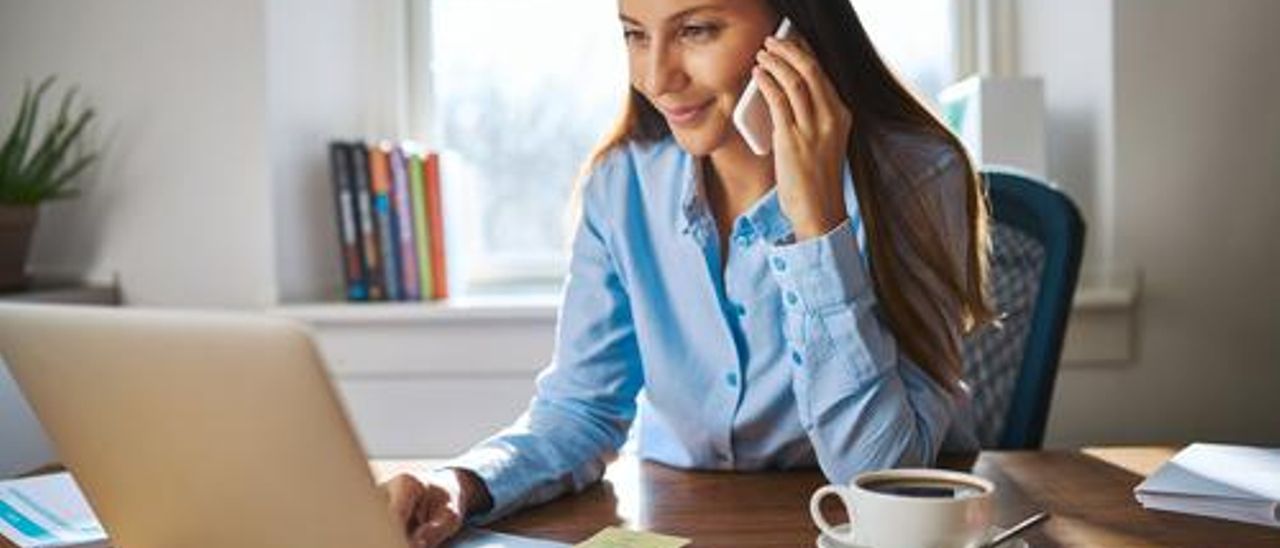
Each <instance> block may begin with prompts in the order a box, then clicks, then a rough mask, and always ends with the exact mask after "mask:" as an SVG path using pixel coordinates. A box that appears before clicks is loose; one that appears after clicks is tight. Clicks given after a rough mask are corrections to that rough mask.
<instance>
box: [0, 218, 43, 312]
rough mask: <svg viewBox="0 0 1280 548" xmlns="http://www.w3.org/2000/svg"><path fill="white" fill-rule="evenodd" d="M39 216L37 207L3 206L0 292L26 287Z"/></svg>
mask: <svg viewBox="0 0 1280 548" xmlns="http://www.w3.org/2000/svg"><path fill="white" fill-rule="evenodd" d="M39 215H40V206H38V205H7V204H0V291H13V290H17V289H22V288H23V287H25V286H26V285H27V254H28V253H29V252H30V251H31V237H32V235H34V234H35V230H36V218H37V217H39Z"/></svg>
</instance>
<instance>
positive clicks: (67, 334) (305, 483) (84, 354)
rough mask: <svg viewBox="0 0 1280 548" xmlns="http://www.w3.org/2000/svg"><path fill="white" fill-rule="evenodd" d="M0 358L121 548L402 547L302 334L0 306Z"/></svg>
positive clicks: (255, 323)
mask: <svg viewBox="0 0 1280 548" xmlns="http://www.w3.org/2000/svg"><path fill="white" fill-rule="evenodd" d="M0 356H3V358H4V361H5V362H6V363H7V364H8V366H9V369H10V370H11V372H12V374H13V377H14V379H16V380H17V383H18V386H19V387H20V388H21V390H22V392H23V394H25V395H26V398H27V400H28V401H29V402H30V404H31V407H32V409H33V410H34V411H35V414H36V416H37V417H38V418H39V419H40V423H41V424H42V425H43V426H44V428H45V431H46V432H47V433H48V435H49V437H50V439H51V440H52V441H53V444H54V446H55V448H56V450H57V454H58V457H59V459H60V460H61V462H62V463H63V464H64V465H66V466H67V468H68V469H69V470H70V471H71V473H72V475H73V476H74V477H75V479H76V482H77V483H78V484H79V486H80V488H81V489H82V490H83V491H84V493H85V496H86V498H87V499H88V500H89V503H90V505H91V506H92V507H93V510H94V512H95V513H96V514H97V516H98V519H99V520H101V521H102V523H103V525H104V526H105V528H106V530H107V534H108V536H109V537H110V538H111V543H112V544H113V545H114V546H123V547H133V546H141V547H152V546H154V547H171V546H172V547H178V546H181V547H236V548H246V547H259V546H260V547H273V548H274V547H289V546H306V547H309V548H321V547H334V548H337V547H343V548H350V547H354V546H360V547H399V548H403V547H404V546H406V541H405V540H404V537H403V534H402V532H401V531H400V530H399V528H398V527H397V526H396V525H395V523H394V520H393V519H392V518H391V516H390V514H389V512H388V511H387V505H386V501H385V500H384V499H383V497H382V495H381V494H380V493H379V491H378V490H377V489H376V487H375V484H374V480H373V478H372V475H371V473H370V470H369V467H368V463H367V461H366V458H365V454H364V452H363V450H362V449H361V447H360V444H359V442H358V441H357V439H356V437H355V435H354V434H353V432H352V429H351V425H350V423H349V422H348V420H347V418H346V415H345V414H344V412H343V409H342V406H341V404H340V403H339V400H338V398H337V396H336V394H335V392H334V389H333V387H332V385H331V384H330V383H329V380H328V377H327V376H326V373H325V369H324V367H323V365H322V361H321V357H320V355H319V353H318V352H317V351H316V348H315V345H314V344H313V343H312V341H311V338H310V336H309V335H308V333H307V331H306V329H305V328H304V327H302V326H301V325H300V324H297V323H295V322H291V321H288V320H283V319H275V318H269V317H263V316H252V315H236V314H231V313H213V312H204V313H196V312H187V311H158V310H140V309H113V308H91V307H76V306H47V305H46V306H40V305H12V304H5V305H0Z"/></svg>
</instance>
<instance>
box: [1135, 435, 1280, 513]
mask: <svg viewBox="0 0 1280 548" xmlns="http://www.w3.org/2000/svg"><path fill="white" fill-rule="evenodd" d="M1133 493H1134V497H1135V498H1137V499H1138V502H1140V503H1142V506H1143V507H1144V508H1148V509H1154V510H1164V511H1168V512H1181V513H1186V514H1196V515H1201V516H1207V517H1213V518H1219V519H1226V520H1233V521H1242V522H1246V523H1254V524H1258V525H1265V526H1268V527H1275V528H1280V448H1265V447H1248V446H1241V445H1221V444H1210V443H1194V444H1191V445H1190V446H1188V447H1187V448H1186V449H1183V450H1182V451H1179V452H1178V454H1177V455H1174V456H1173V458H1172V459H1169V462H1166V463H1164V464H1163V465H1161V466H1160V468H1159V469H1157V470H1156V471H1155V472H1154V473H1153V474H1151V476H1150V477H1148V478H1147V479H1146V480H1145V481H1143V482H1142V483H1140V484H1138V486H1137V487H1135V488H1134V489H1133Z"/></svg>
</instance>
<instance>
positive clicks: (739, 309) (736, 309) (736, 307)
mask: <svg viewBox="0 0 1280 548" xmlns="http://www.w3.org/2000/svg"><path fill="white" fill-rule="evenodd" d="M733 313H734V314H737V315H738V317H742V316H746V315H747V308H746V307H744V306H742V305H740V304H738V303H733Z"/></svg>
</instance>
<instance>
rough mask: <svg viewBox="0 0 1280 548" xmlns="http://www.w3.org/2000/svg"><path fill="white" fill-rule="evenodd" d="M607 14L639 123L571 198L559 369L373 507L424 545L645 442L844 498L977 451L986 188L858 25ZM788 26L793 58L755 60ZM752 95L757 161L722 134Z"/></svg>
mask: <svg viewBox="0 0 1280 548" xmlns="http://www.w3.org/2000/svg"><path fill="white" fill-rule="evenodd" d="M618 5H619V18H620V19H621V21H622V26H623V29H624V37H625V40H626V43H627V50H628V56H629V62H630V79H631V94H630V100H629V102H628V104H627V106H626V108H625V109H624V113H623V116H622V118H621V122H620V123H619V125H618V127H617V128H616V129H615V130H614V131H613V132H612V134H611V135H610V136H609V137H607V138H606V140H605V142H604V144H603V145H602V146H601V147H600V149H599V150H598V151H597V153H596V154H595V155H594V158H593V161H592V162H591V163H590V164H589V169H588V171H587V175H586V177H585V181H584V182H583V184H582V186H581V188H580V200H581V219H580V222H579V225H578V229H577V232H576V236H575V239H574V244H573V258H572V261H571V267H570V274H569V277H568V280H567V282H566V286H565V290H564V301H563V304H562V307H561V311H560V319H559V326H558V330H557V337H558V339H557V346H556V350H555V355H554V359H553V362H552V364H551V365H550V366H549V367H548V368H547V369H546V370H545V371H543V372H542V373H541V374H540V375H539V378H538V383H537V394H536V396H535V398H534V399H533V401H532V402H531V404H530V407H529V410H528V411H527V412H526V413H525V414H524V415H523V416H522V417H521V418H520V420H519V421H517V422H516V423H515V424H514V425H513V426H511V427H510V428H508V429H506V430H504V431H503V432H501V433H499V434H498V435H496V436H494V437H492V438H490V439H489V440H486V441H484V442H482V443H480V444H479V445H477V446H476V447H475V448H473V449H472V450H471V451H469V452H468V453H466V454H465V455H463V456H462V457H460V458H458V459H456V460H455V461H453V462H452V463H450V465H449V466H448V467H446V468H444V469H442V470H441V471H439V472H437V473H435V474H434V475H433V476H431V477H429V478H424V479H423V480H422V481H420V480H419V479H416V478H413V477H411V476H400V477H397V478H395V479H393V480H391V481H390V482H388V483H387V484H386V485H385V488H386V490H387V492H388V496H389V498H390V504H391V508H392V511H393V512H394V513H395V515H396V516H397V518H398V519H399V520H400V521H401V522H402V523H404V524H405V527H406V533H407V534H408V535H409V536H410V538H411V540H412V541H413V542H414V543H415V544H416V545H424V546H432V545H435V544H437V543H439V542H441V541H442V540H443V539H445V538H446V537H447V536H449V535H450V534H452V533H453V532H455V531H457V530H458V528H459V527H460V525H461V524H462V523H463V521H465V520H471V521H473V522H485V521H490V520H493V519H496V518H498V517H500V516H503V515H506V514H507V513H509V512H511V511H513V510H516V509H518V508H520V507H523V506H527V505H531V504H536V503H539V502H543V501H546V500H549V499H551V498H554V497H556V496H559V495H561V494H563V493H566V492H569V491H572V490H579V489H582V488H584V487H586V486H588V485H589V484H591V483H593V482H595V481H597V480H598V479H599V478H600V476H601V474H602V473H603V470H604V467H605V464H606V462H607V461H608V460H610V459H611V458H612V457H613V455H615V454H616V452H617V451H618V449H619V447H620V446H621V445H622V444H623V442H624V441H626V439H627V433H628V429H629V428H630V426H631V423H632V421H633V419H637V424H636V428H635V431H636V434H637V437H638V451H639V453H640V455H641V457H643V458H646V459H650V460H654V461H658V462H662V463H666V464H669V465H673V466H679V467H686V468H707V469H732V470H754V469H768V468H790V467H800V466H812V465H814V464H817V465H818V466H820V467H821V468H822V470H823V472H824V473H825V474H826V476H827V477H828V478H829V479H830V480H831V481H833V482H844V481H847V480H848V479H849V478H851V477H852V476H853V475H855V474H857V473H859V472H861V471H864V470H868V469H875V468H884V467H892V466H905V465H929V464H930V463H932V461H933V460H934V459H935V457H936V456H937V454H938V453H939V451H941V450H942V448H943V447H944V446H946V447H947V449H948V450H950V449H961V450H966V449H967V450H972V449H974V448H976V444H975V443H974V441H973V437H972V424H971V423H970V422H969V419H968V418H967V415H966V412H965V411H966V409H967V405H968V399H969V396H968V394H967V393H966V391H965V388H964V387H963V385H962V383H961V382H960V380H959V375H960V366H961V363H960V362H961V359H960V339H961V336H962V335H963V333H965V332H966V331H967V330H969V329H972V328H973V327H975V326H977V325H979V324H981V323H984V322H986V321H987V320H988V319H989V318H990V317H991V315H992V314H991V311H990V309H989V307H988V306H987V300H986V297H985V294H984V285H985V284H984V282H985V273H986V261H985V252H986V249H987V242H986V208H985V202H984V198H983V195H982V193H981V191H980V188H981V187H980V186H979V183H978V179H977V178H976V176H975V174H974V171H973V169H972V167H971V165H970V163H969V161H968V159H967V156H966V155H965V153H964V150H963V149H962V147H961V145H960V144H959V143H958V141H957V140H956V139H955V138H954V137H953V136H952V135H951V134H950V133H949V132H947V131H946V130H945V129H944V128H943V126H942V125H941V124H940V123H939V122H938V121H937V120H936V119H935V118H934V117H933V116H932V115H931V114H930V113H929V112H928V111H927V110H926V109H925V108H924V107H923V106H921V104H920V102H918V101H917V100H916V99H915V98H913V97H912V95H911V94H910V93H909V92H908V91H906V89H905V88H904V87H903V86H902V84H900V83H899V82H898V80H896V78H895V77H894V76H893V75H892V74H891V72H890V71H889V69H887V68H886V67H885V65H884V63H883V62H882V61H881V60H880V58H879V57H878V55H877V54H876V52H875V50H874V49H873V47H872V45H871V42H870V40H869V38H868V37H867V35H866V33H865V31H864V30H863V28H862V27H861V24H860V23H859V21H858V19H857V16H856V15H855V13H854V11H853V9H852V8H851V7H850V5H849V4H848V2H845V1H836V0H619V2H618ZM782 17H787V18H789V19H790V20H791V21H792V22H793V23H794V25H795V27H796V29H797V31H798V36H799V37H800V38H798V39H794V40H786V41H778V40H774V39H772V38H769V37H770V35H771V34H772V33H773V31H774V29H775V28H776V27H777V26H778V24H779V21H780V20H781V18H782ZM766 38H768V39H767V40H766ZM762 43H763V49H762V48H761V44H762ZM752 76H754V77H755V78H757V79H758V81H759V83H760V88H761V91H762V93H763V95H764V97H765V100H766V102H767V104H768V107H769V112H770V117H771V119H772V121H773V124H774V132H773V135H772V143H773V152H772V154H771V155H768V156H756V155H754V154H753V153H752V152H751V151H750V150H749V149H748V147H747V145H746V144H745V142H744V141H743V139H742V137H741V136H740V135H739V134H738V133H737V132H736V131H735V129H734V128H733V125H732V123H731V121H730V120H731V113H732V111H733V107H734V105H735V103H736V102H737V99H738V96H739V95H740V94H741V92H742V90H743V89H744V87H745V85H746V83H747V81H748V80H749V79H750V78H751V77H752ZM642 388H643V389H644V392H643V395H641V393H640V391H641V389H642ZM637 400H639V402H637Z"/></svg>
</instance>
